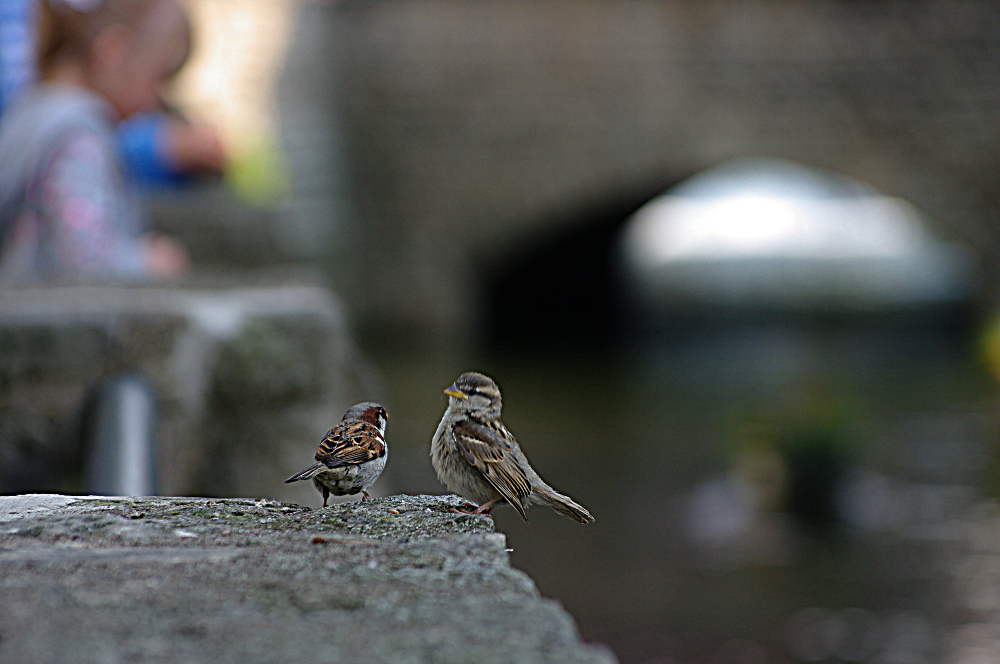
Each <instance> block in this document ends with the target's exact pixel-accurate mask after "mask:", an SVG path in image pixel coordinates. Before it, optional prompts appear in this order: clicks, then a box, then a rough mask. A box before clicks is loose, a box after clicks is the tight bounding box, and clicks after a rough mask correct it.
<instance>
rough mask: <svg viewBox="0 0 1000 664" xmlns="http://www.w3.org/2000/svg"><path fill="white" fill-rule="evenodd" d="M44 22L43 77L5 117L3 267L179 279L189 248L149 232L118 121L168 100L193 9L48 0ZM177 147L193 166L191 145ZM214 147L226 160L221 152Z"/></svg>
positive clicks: (0, 166) (129, 0)
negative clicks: (166, 89)
mask: <svg viewBox="0 0 1000 664" xmlns="http://www.w3.org/2000/svg"><path fill="white" fill-rule="evenodd" d="M38 19H39V21H38V27H39V29H38V58H37V66H38V72H39V76H40V81H39V82H38V83H37V84H34V85H32V86H31V87H30V88H29V89H28V90H26V91H25V92H24V93H22V94H20V95H18V96H17V98H16V99H15V100H14V102H13V103H12V104H11V105H10V106H9V107H8V109H6V110H5V112H4V116H3V118H2V120H0V275H2V276H4V277H6V278H19V277H43V278H44V277H49V278H51V277H58V276H71V277H73V276H92V277H111V278H168V279H169V278H176V277H179V276H180V275H181V274H183V273H184V272H185V271H186V270H187V268H188V266H189V259H188V257H187V253H186V251H185V250H184V249H183V248H182V247H181V246H180V245H179V244H178V243H176V242H175V241H173V240H171V239H169V238H164V237H156V236H153V235H151V234H143V233H142V225H143V220H144V213H143V210H142V207H141V205H140V204H139V197H138V192H137V189H136V187H135V186H134V182H133V181H132V179H131V178H130V177H129V174H128V172H127V167H126V162H125V159H124V158H123V157H122V155H121V153H120V146H119V142H118V138H117V135H116V129H117V127H118V125H119V123H121V122H122V121H124V120H126V119H128V118H130V117H133V116H136V115H137V114H139V113H143V112H150V111H154V110H157V109H159V108H160V106H161V89H162V86H163V85H164V84H165V83H166V82H168V81H169V80H170V79H171V78H172V77H173V76H174V75H175V74H176V72H177V71H178V70H179V69H180V68H181V66H182V65H183V64H184V62H185V61H186V59H187V56H188V52H189V50H190V26H189V23H188V19H187V16H186V14H185V13H184V10H183V9H182V8H181V6H180V5H179V4H178V3H177V1H176V0H42V2H41V3H40V5H39V16H38ZM209 143H210V141H209ZM175 147H177V148H178V152H177V161H178V165H180V164H181V163H187V162H186V161H185V160H187V159H189V155H190V153H189V152H185V150H187V149H188V148H190V147H191V146H190V143H185V142H184V141H181V142H180V143H179V144H178V145H176V146H175ZM198 147H199V149H201V148H203V147H204V145H202V146H198ZM207 152H209V153H216V152H217V153H218V155H219V162H220V163H221V150H215V149H214V148H213V147H212V146H211V145H209V147H208V150H207ZM196 160H197V159H196ZM209 161H211V159H210V160H209Z"/></svg>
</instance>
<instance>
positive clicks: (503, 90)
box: [278, 0, 1000, 337]
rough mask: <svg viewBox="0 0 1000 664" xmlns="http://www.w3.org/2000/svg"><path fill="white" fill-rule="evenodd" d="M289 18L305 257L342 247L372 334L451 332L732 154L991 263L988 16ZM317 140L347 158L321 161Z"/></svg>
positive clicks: (998, 136)
mask: <svg viewBox="0 0 1000 664" xmlns="http://www.w3.org/2000/svg"><path fill="white" fill-rule="evenodd" d="M288 7H289V10H290V11H293V12H295V13H296V19H295V21H294V27H293V28H292V32H291V39H290V42H289V43H290V47H289V48H290V50H289V52H288V54H287V62H286V65H285V73H284V75H283V78H282V79H281V83H280V86H279V89H280V92H281V101H280V103H279V109H278V111H279V115H280V117H281V128H282V129H281V131H282V135H283V137H284V140H285V144H286V148H287V150H288V153H289V156H290V163H291V166H292V171H293V174H294V178H293V193H294V197H295V198H296V200H297V205H298V206H299V207H298V209H299V215H300V216H299V218H298V219H297V220H296V222H295V223H296V224H297V225H295V226H294V227H295V228H298V229H302V228H306V229H311V234H307V236H308V237H309V238H313V240H312V241H306V242H302V243H300V244H301V246H300V247H299V251H300V253H301V254H302V255H313V256H315V255H323V253H324V252H323V250H322V249H321V248H325V247H327V246H331V245H332V246H333V249H334V251H333V258H332V261H331V263H330V270H331V272H332V273H333V274H334V275H335V280H336V282H337V283H338V286H339V289H340V291H341V292H342V294H343V296H344V297H345V299H347V300H348V302H349V304H350V305H352V307H353V308H354V309H355V310H356V311H357V312H358V314H359V319H360V320H362V321H364V322H365V323H367V324H368V327H369V328H385V327H386V326H389V327H390V328H397V329H405V330H422V331H426V332H430V333H433V334H435V335H440V334H442V333H446V334H445V337H453V336H455V333H460V332H462V331H463V330H466V329H467V328H468V327H469V326H470V325H474V324H476V323H477V322H479V321H481V319H482V316H483V312H484V307H485V306H486V305H487V303H486V302H484V298H485V297H486V294H485V292H486V291H485V289H484V284H489V283H490V281H491V280H492V279H495V278H496V276H497V275H498V274H501V273H502V272H503V271H504V270H505V269H508V268H509V266H510V265H511V264H512V263H513V262H516V261H517V260H518V256H520V255H522V254H523V252H525V251H528V250H530V249H531V248H532V247H536V248H537V247H538V246H541V245H545V243H547V242H548V243H549V244H548V245H546V246H550V247H551V248H552V249H553V251H554V252H558V251H559V248H560V247H561V246H562V247H563V248H566V246H567V245H560V242H559V240H558V238H559V237H564V236H566V235H567V234H572V233H577V232H581V229H587V228H589V229H602V228H603V229H605V230H604V231H602V232H603V233H604V234H603V235H602V237H604V238H605V239H606V240H608V241H610V240H611V239H612V238H613V237H614V230H615V228H616V227H617V226H618V225H620V222H621V220H622V219H623V218H624V216H626V215H627V213H628V212H629V211H631V210H632V209H634V208H635V207H637V206H638V205H640V204H641V203H643V202H644V201H645V200H647V199H648V198H649V197H651V196H653V195H656V194H658V193H660V192H661V191H663V190H664V189H665V188H666V187H668V186H670V185H672V184H674V183H676V182H678V181H680V180H682V179H684V178H685V177H687V176H689V175H691V174H693V173H696V172H698V171H699V170H701V169H703V168H706V167H709V166H712V165H714V164H716V163H718V162H720V161H722V160H725V159H728V158H731V157H736V156H740V155H765V156H777V157H785V158H790V159H794V160H797V161H800V162H802V163H805V164H807V165H812V166H822V167H830V168H833V169H835V170H837V171H840V172H842V173H845V174H848V175H851V176H853V177H855V178H858V179H860V180H863V181H866V182H868V183H871V184H872V185H874V186H876V187H878V188H880V189H882V190H883V191H885V192H887V193H889V194H892V195H897V196H902V197H905V198H907V199H909V200H911V201H913V202H914V203H916V204H917V206H919V207H920V208H922V209H923V210H924V211H925V212H926V213H927V214H928V215H929V216H930V218H931V219H932V220H934V222H935V223H936V226H937V227H936V230H937V231H938V233H939V234H940V235H942V236H943V237H945V238H951V239H956V238H957V239H960V240H963V241H965V242H966V243H968V244H969V245H970V246H972V247H973V248H974V249H975V250H976V251H977V252H978V253H979V254H980V255H981V256H982V257H984V259H985V262H986V267H987V271H988V274H989V275H990V276H991V277H993V276H994V275H995V273H996V272H997V269H996V265H997V258H998V254H1000V224H998V221H1000V219H998V217H1000V206H998V198H1000V180H998V177H997V175H998V172H1000V103H998V102H1000V7H998V6H997V5H996V4H995V3H990V2H982V1H978V0H976V1H973V0H937V1H931V2H921V3H901V2H879V1H877V2H848V1H845V0H824V1H820V2H794V1H778V2H738V1H732V0H704V1H699V2H686V1H680V0H677V1H661V0H626V1H618V0H582V1H579V0H555V1H553V2H545V3H536V2H528V1H524V0H499V1H497V2H490V3H469V2H460V1H457V0H410V1H407V2H396V1H394V0H393V1H387V0H381V1H379V0H376V1H371V2H349V1H348V2H321V1H319V0H299V1H298V2H297V3H296V2H289V4H288ZM317 132H323V134H322V135H323V136H327V137H332V138H330V139H329V140H327V139H326V138H324V139H322V140H317V139H316V138H315V137H316V136H317V135H318V133H317ZM317 145H322V146H324V147H323V149H324V150H327V151H328V152H327V154H328V155H330V154H332V155H335V156H334V157H331V158H329V159H328V160H326V161H325V162H324V161H323V160H319V161H317V160H316V159H315V158H314V157H315V153H316V150H317V149H318V148H317ZM297 155H298V156H297ZM303 155H305V157H303ZM317 164H320V166H317ZM317 168H320V169H321V170H322V172H323V175H322V177H320V178H319V179H317ZM323 169H325V170H323ZM317 182H319V183H320V184H321V185H322V186H321V187H319V189H321V190H322V191H324V192H326V193H325V194H324V195H327V196H330V192H333V195H332V196H331V197H330V198H331V200H336V201H337V203H338V207H337V212H336V214H335V215H333V217H334V219H333V220H332V221H331V215H330V214H329V213H326V212H323V211H322V208H321V207H315V206H314V208H309V206H308V205H303V204H302V201H303V200H304V199H306V198H308V197H309V196H311V195H314V194H315V191H316V190H317ZM309 209H311V210H312V211H311V212H310V211H308V210H309ZM302 210H307V211H306V212H302ZM539 265H541V266H542V268H544V266H545V265H546V261H545V259H544V258H542V259H541V260H540V262H539ZM536 267H537V266H536ZM583 267H585V266H583ZM583 272H585V269H583V268H581V273H583ZM545 276H546V275H545V274H544V273H539V278H540V287H541V288H544V286H543V284H544V283H545ZM571 281H572V280H571ZM991 283H992V282H991Z"/></svg>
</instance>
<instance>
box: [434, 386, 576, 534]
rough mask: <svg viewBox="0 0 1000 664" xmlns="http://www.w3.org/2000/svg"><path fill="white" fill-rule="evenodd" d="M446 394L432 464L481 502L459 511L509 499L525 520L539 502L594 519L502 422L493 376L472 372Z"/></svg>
mask: <svg viewBox="0 0 1000 664" xmlns="http://www.w3.org/2000/svg"><path fill="white" fill-rule="evenodd" d="M444 393H445V394H447V395H448V409H447V410H446V411H445V412H444V416H443V417H442V418H441V423H440V424H438V428H437V431H435V432H434V438H433V439H432V440H431V464H432V465H433V466H434V470H435V472H436V473H437V476H438V479H439V480H441V482H442V484H444V485H445V486H447V487H448V490H449V491H453V492H454V493H457V494H458V495H460V496H462V497H463V498H467V499H469V500H472V501H475V502H476V503H478V504H479V507H477V508H476V509H475V510H474V511H472V512H463V511H462V510H453V511H456V512H460V513H462V514H489V513H490V511H491V510H492V509H493V507H494V506H496V504H497V503H499V502H500V501H506V502H507V503H508V504H510V506H511V507H513V508H514V509H516V510H517V513H518V514H520V515H521V518H523V519H524V520H525V521H527V520H528V516H527V514H525V509H527V507H528V506H529V505H532V504H534V505H545V506H547V507H550V508H552V509H553V510H555V511H556V512H558V513H559V514H562V515H564V516H568V517H569V518H571V519H576V520H577V521H579V522H580V523H591V522H593V520H594V517H593V516H591V515H590V512H588V511H587V510H586V509H584V508H583V507H581V506H580V505H578V504H576V503H575V502H573V501H572V500H571V499H570V498H568V497H567V496H564V495H562V494H561V493H559V492H557V491H556V490H555V489H553V488H552V487H550V486H549V485H548V484H546V483H545V482H544V481H542V478H541V477H539V476H538V473H536V472H535V471H534V469H533V468H532V467H531V465H530V464H529V463H528V459H527V458H526V457H525V456H524V453H523V452H521V448H520V446H519V445H518V444H517V441H516V440H515V439H514V435H513V434H512V433H511V432H510V431H508V430H507V427H505V426H504V425H503V422H501V421H500V388H498V387H497V384H496V383H494V382H493V380H492V379H491V378H489V377H488V376H484V375H483V374H481V373H476V372H475V371H469V372H467V373H464V374H462V375H461V376H459V377H458V380H456V381H455V383H454V384H453V385H452V386H451V387H449V388H448V389H446V390H445V391H444Z"/></svg>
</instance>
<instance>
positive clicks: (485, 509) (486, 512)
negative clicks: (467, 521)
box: [448, 500, 497, 519]
mask: <svg viewBox="0 0 1000 664" xmlns="http://www.w3.org/2000/svg"><path fill="white" fill-rule="evenodd" d="M496 504H497V501H496V500H490V501H488V502H485V503H483V504H482V505H480V506H478V507H476V506H475V505H473V504H472V503H465V504H464V505H462V507H475V508H476V509H474V510H472V511H471V512H469V511H466V510H460V509H458V508H456V507H452V508H451V509H450V510H448V511H449V512H454V513H455V514H470V515H473V516H479V515H480V514H482V515H483V516H488V517H490V518H491V519H492V518H493V515H492V514H490V511H491V510H492V509H493V507H494V506H495V505H496Z"/></svg>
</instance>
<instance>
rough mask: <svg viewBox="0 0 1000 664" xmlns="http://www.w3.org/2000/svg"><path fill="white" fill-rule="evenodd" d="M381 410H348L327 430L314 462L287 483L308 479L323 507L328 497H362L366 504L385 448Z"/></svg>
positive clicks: (366, 405)
mask: <svg viewBox="0 0 1000 664" xmlns="http://www.w3.org/2000/svg"><path fill="white" fill-rule="evenodd" d="M388 419H389V418H388V415H387V414H386V412H385V409H384V408H382V406H380V405H378V404H377V403H373V402H370V401H369V402H365V403H359V404H357V405H355V406H352V407H351V408H350V409H349V410H348V411H347V413H345V414H344V418H343V419H342V420H341V421H340V423H339V424H338V425H337V426H335V427H333V428H332V429H330V430H329V431H328V432H327V433H326V436H324V437H323V440H321V441H320V443H319V447H318V448H317V450H316V462H315V463H314V464H312V465H311V466H309V467H307V468H304V469H302V470H300V471H299V472H297V473H295V474H294V475H292V476H291V477H289V478H288V479H287V480H285V482H286V483H288V482H296V481H298V480H308V479H311V480H312V481H313V484H314V485H315V486H316V490H317V491H319V492H320V493H321V494H323V507H326V504H327V499H328V498H329V497H330V494H331V493H332V494H333V495H335V496H344V495H355V494H357V493H361V494H362V498H361V499H362V500H367V499H368V498H369V497H370V496H369V495H368V487H370V486H371V485H372V484H374V483H375V480H376V479H378V476H379V475H380V474H381V473H382V469H383V468H384V467H385V462H386V457H387V456H388V454H389V447H388V446H387V445H386V442H385V425H386V422H387V421H388Z"/></svg>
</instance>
